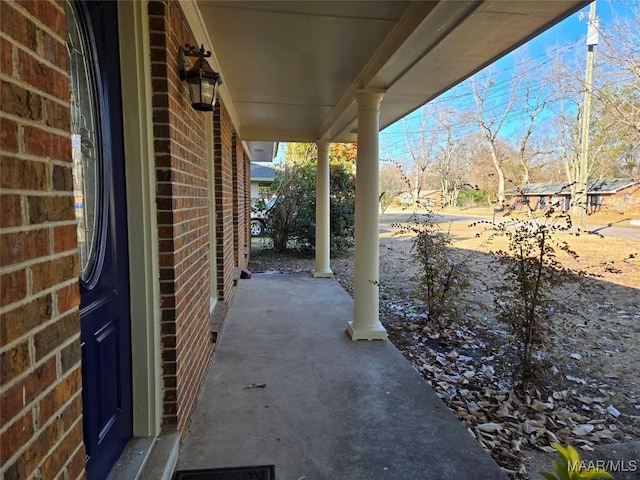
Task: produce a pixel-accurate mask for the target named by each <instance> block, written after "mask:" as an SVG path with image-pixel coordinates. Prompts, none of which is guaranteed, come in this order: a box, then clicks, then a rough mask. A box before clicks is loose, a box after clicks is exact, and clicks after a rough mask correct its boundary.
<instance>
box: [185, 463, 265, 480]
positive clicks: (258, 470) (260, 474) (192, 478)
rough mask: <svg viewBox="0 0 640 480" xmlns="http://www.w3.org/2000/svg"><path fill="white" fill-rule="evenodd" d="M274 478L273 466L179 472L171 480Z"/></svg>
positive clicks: (253, 479)
mask: <svg viewBox="0 0 640 480" xmlns="http://www.w3.org/2000/svg"><path fill="white" fill-rule="evenodd" d="M275 478H276V467H275V466H274V465H260V466H257V467H233V468H205V469H202V470H180V471H177V472H175V473H174V474H173V480H275Z"/></svg>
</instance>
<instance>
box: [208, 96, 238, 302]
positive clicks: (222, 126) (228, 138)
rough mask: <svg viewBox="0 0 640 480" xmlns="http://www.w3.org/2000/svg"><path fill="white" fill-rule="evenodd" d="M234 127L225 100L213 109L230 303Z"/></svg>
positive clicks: (219, 247)
mask: <svg viewBox="0 0 640 480" xmlns="http://www.w3.org/2000/svg"><path fill="white" fill-rule="evenodd" d="M232 137H233V126H232V124H231V118H230V117H229V114H228V113H227V110H226V108H225V107H224V104H223V103H222V102H220V103H219V105H218V106H217V107H216V109H215V111H214V112H213V138H214V149H213V150H214V154H213V155H214V158H213V168H214V177H215V182H216V185H215V190H214V198H215V208H216V225H215V228H216V255H217V259H216V265H217V268H218V275H217V281H218V285H217V291H218V298H219V299H220V300H222V301H225V302H230V301H231V298H232V297H233V293H234V291H235V288H234V286H235V278H234V277H235V267H236V261H235V254H234V230H235V228H234V180H233V170H234V168H233V157H234V154H233V152H234V149H233V145H232Z"/></svg>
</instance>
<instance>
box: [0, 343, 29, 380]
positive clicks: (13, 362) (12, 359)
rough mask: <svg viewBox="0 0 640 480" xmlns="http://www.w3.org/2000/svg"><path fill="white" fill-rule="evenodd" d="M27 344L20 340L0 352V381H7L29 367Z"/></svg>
mask: <svg viewBox="0 0 640 480" xmlns="http://www.w3.org/2000/svg"><path fill="white" fill-rule="evenodd" d="M29 365H30V360H29V344H28V343H27V342H22V343H18V344H16V345H14V346H13V347H11V348H9V349H7V350H5V351H4V352H2V353H0V383H7V382H9V380H11V379H13V378H15V377H17V376H18V375H20V374H21V373H23V372H24V371H26V370H27V369H28V368H29Z"/></svg>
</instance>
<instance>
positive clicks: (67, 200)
mask: <svg viewBox="0 0 640 480" xmlns="http://www.w3.org/2000/svg"><path fill="white" fill-rule="evenodd" d="M27 205H28V208H29V223H30V224H32V225H34V224H39V223H46V222H61V221H64V220H73V219H74V218H75V211H74V208H73V197H72V196H71V195H64V196H55V197H28V198H27Z"/></svg>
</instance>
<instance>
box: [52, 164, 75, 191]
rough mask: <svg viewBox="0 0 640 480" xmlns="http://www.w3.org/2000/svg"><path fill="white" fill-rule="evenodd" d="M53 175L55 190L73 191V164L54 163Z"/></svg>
mask: <svg viewBox="0 0 640 480" xmlns="http://www.w3.org/2000/svg"><path fill="white" fill-rule="evenodd" d="M51 177H52V180H53V182H52V183H53V189H54V190H56V191H59V192H73V173H72V170H71V165H64V166H63V165H54V166H53V172H52V175H51Z"/></svg>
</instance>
